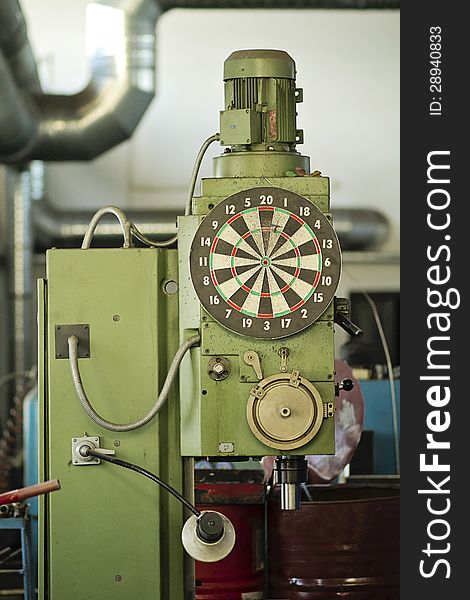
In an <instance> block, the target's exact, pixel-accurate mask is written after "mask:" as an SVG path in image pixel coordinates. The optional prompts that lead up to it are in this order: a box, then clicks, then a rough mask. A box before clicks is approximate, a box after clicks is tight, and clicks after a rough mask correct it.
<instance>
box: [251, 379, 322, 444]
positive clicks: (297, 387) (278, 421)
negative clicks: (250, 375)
mask: <svg viewBox="0 0 470 600" xmlns="http://www.w3.org/2000/svg"><path fill="white" fill-rule="evenodd" d="M247 420H248V424H249V426H250V429H251V431H252V432H253V434H254V435H255V436H256V437H257V438H258V439H259V440H260V441H261V442H263V444H266V445H267V446H269V447H270V448H276V449H278V450H293V449H295V448H300V447H301V446H304V445H305V444H307V443H308V442H309V441H310V440H311V439H312V438H313V437H314V436H315V435H316V434H317V432H318V430H319V429H320V426H321V424H322V421H323V402H322V400H321V396H320V394H319V392H318V390H317V389H316V387H315V386H314V385H312V384H311V383H310V382H309V381H308V380H306V379H304V378H302V377H297V378H293V376H292V375H290V374H279V375H272V376H271V377H267V378H266V379H263V380H262V381H260V383H259V384H258V385H257V386H255V387H254V388H253V389H252V390H251V392H250V396H249V398H248V404H247Z"/></svg>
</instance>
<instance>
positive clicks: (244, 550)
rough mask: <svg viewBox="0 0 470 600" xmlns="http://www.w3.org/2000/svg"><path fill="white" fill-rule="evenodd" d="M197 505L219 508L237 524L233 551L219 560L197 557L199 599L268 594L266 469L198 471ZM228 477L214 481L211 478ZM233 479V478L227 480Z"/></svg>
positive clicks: (257, 599)
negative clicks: (265, 530) (265, 551)
mask: <svg viewBox="0 0 470 600" xmlns="http://www.w3.org/2000/svg"><path fill="white" fill-rule="evenodd" d="M196 474H197V475H196V480H197V479H201V478H202V479H203V481H202V482H201V481H199V482H196V506H197V508H198V509H199V510H216V511H218V512H221V513H222V514H224V515H225V516H227V517H228V518H229V519H230V521H231V522H232V523H233V525H234V527H235V534H236V541H235V547H234V548H233V550H232V552H231V553H230V554H229V555H228V556H227V557H226V558H224V559H223V560H220V561H218V562H215V563H203V562H199V561H196V599H197V600H261V599H262V598H264V585H265V579H264V576H265V572H264V544H265V541H264V500H265V488H264V485H263V484H262V480H263V473H262V471H248V470H240V471H219V472H214V471H211V472H205V471H199V473H198V471H196ZM210 479H213V480H216V481H217V480H220V479H225V481H224V482H222V483H221V482H219V483H211V482H210V481H209V480H210ZM227 479H232V482H229V481H227Z"/></svg>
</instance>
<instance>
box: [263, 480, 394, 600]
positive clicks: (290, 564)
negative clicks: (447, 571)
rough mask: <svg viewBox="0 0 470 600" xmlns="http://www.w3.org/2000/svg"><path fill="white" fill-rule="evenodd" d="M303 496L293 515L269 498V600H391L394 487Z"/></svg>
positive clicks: (325, 489)
mask: <svg viewBox="0 0 470 600" xmlns="http://www.w3.org/2000/svg"><path fill="white" fill-rule="evenodd" d="M309 491H310V493H311V495H312V498H313V501H312V502H303V503H302V508H301V509H300V510H298V511H281V510H280V502H279V493H278V491H275V493H274V494H272V495H271V497H270V499H269V502H268V558H269V562H268V564H269V588H270V589H269V591H270V593H269V596H268V597H269V598H270V600H279V599H282V600H286V599H287V600H294V599H295V600H320V599H321V600H333V599H334V600H338V598H341V599H345V600H398V599H399V595H400V592H399V567H400V565H399V556H400V555H399V542H400V540H399V530H400V529H399V507H400V505H399V489H398V486H397V488H394V487H393V486H387V487H379V486H374V487H371V486H357V485H356V486H354V485H349V484H348V485H342V486H309Z"/></svg>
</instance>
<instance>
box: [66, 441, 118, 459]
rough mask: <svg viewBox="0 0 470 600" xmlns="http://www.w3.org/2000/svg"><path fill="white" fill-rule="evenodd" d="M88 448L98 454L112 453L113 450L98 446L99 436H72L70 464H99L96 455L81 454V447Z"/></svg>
mask: <svg viewBox="0 0 470 600" xmlns="http://www.w3.org/2000/svg"><path fill="white" fill-rule="evenodd" d="M84 448H85V449H86V448H89V449H90V450H93V451H94V452H99V453H100V454H108V455H114V454H115V452H114V450H107V449H106V448H100V438H99V437H96V436H94V437H90V436H87V435H86V436H83V437H79V438H72V464H73V465H74V466H80V465H99V464H100V462H101V461H100V459H99V458H97V457H96V456H86V454H83V449H84Z"/></svg>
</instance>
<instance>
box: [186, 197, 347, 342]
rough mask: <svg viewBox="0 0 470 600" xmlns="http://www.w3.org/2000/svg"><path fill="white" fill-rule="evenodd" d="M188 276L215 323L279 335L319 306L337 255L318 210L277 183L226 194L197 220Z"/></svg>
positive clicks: (309, 318) (332, 280) (330, 290)
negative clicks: (197, 225)
mask: <svg viewBox="0 0 470 600" xmlns="http://www.w3.org/2000/svg"><path fill="white" fill-rule="evenodd" d="M190 266H191V279H192V282H193V284H194V288H195V290H196V293H197V295H198V297H199V299H200V301H201V303H202V305H203V306H204V308H205V309H206V310H207V312H209V314H211V315H212V316H213V317H214V318H215V319H216V320H217V321H219V323H221V324H222V325H224V326H225V327H227V328H228V329H231V330H232V331H235V332H237V333H240V334H242V335H248V336H251V337H256V338H269V339H275V338H281V337H285V336H288V335H292V334H294V333H297V332H298V331H301V330H302V329H305V328H306V327H308V326H309V325H310V324H311V323H313V322H314V321H316V320H317V319H318V317H319V316H320V315H321V314H322V313H323V312H324V311H325V309H326V308H327V306H328V305H329V304H330V302H331V300H332V299H333V296H334V293H335V291H336V288H337V286H338V283H339V276H340V271H341V254H340V249H339V243H338V239H337V237H336V234H335V232H334V230H333V228H332V226H331V224H330V222H329V221H328V219H327V218H326V217H325V215H324V214H323V213H322V212H321V211H320V210H319V209H318V208H317V207H316V206H315V205H314V204H312V203H311V202H310V201H309V200H307V199H306V198H303V197H302V196H299V195H298V194H295V193H293V192H288V191H286V190H282V189H280V188H253V189H250V190H245V191H243V192H239V193H237V194H234V195H233V196H229V197H228V198H226V199H225V200H223V201H222V202H220V203H219V204H218V205H217V206H216V207H215V208H214V209H212V210H211V212H210V213H209V214H208V215H207V216H206V217H205V218H204V220H203V221H202V223H201V225H200V226H199V228H198V230H197V232H196V235H195V237H194V240H193V243H192V246H191V253H190Z"/></svg>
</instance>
